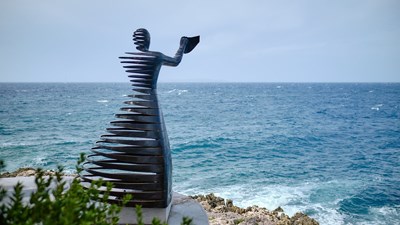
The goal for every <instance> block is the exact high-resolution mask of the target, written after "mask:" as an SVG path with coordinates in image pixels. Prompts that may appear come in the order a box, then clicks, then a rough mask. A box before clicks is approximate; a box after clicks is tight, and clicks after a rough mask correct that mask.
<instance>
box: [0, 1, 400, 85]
mask: <svg viewBox="0 0 400 225" xmlns="http://www.w3.org/2000/svg"><path fill="white" fill-rule="evenodd" d="M142 27H143V28H146V29H148V30H149V32H150V34H151V45H150V50H154V51H160V52H162V53H164V54H166V55H170V56H173V55H174V54H175V52H176V50H177V49H178V46H179V40H180V37H181V36H195V35H200V38H201V40H200V43H199V45H198V46H197V47H196V48H195V49H194V50H193V51H192V52H191V53H189V54H186V55H184V58H183V60H182V62H181V64H180V65H179V66H178V67H163V68H162V70H161V72H160V76H159V81H160V82H400V1H398V0H337V1H331V0H296V1H295V0H292V1H289V0H276V1H271V0H263V1H261V0H260V1H256V0H248V1H244V0H243V1H236V0H229V1H228V0H220V1H212V0H202V1H177V0H169V1H153V0H147V1H133V0H119V1H110V0H109V1H105V0H85V1H82V0H64V1H60V0H40V1H39V0H36V1H34V0H1V1H0V82H127V81H128V78H127V74H126V73H125V72H124V70H123V69H122V65H121V64H120V62H119V59H118V57H119V56H122V55H123V54H124V52H129V51H136V50H135V46H134V44H133V41H132V33H133V31H134V30H136V29H137V28H142Z"/></svg>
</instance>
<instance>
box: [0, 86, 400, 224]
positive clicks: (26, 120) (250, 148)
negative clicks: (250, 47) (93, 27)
mask: <svg viewBox="0 0 400 225" xmlns="http://www.w3.org/2000/svg"><path fill="white" fill-rule="evenodd" d="M127 94H130V85H129V84H128V83H127V84H124V83H119V84H110V83H96V84H87V83H76V84H74V83H72V84H71V83H70V84H63V83H54V84H52V83H48V84H41V83H37V84H35V83H28V84H24V83H20V84H7V83H2V84H0V103H1V104H0V158H2V159H4V160H5V161H6V164H7V168H6V170H8V171H11V170H15V169H16V168H18V167H23V166H32V167H44V168H55V167H56V166H57V165H58V164H62V165H64V166H66V168H67V170H68V171H70V172H72V171H73V168H74V165H75V162H76V159H77V157H78V155H79V153H80V152H85V153H88V152H89V149H90V148H91V147H92V146H93V144H94V142H95V141H96V140H98V139H99V136H100V135H101V134H104V133H105V128H106V127H108V126H109V125H108V123H109V122H110V121H112V120H114V116H113V115H114V113H117V112H118V110H119V108H120V107H122V106H123V104H122V102H123V101H125V100H127V97H125V95H127ZM159 94H160V99H161V105H162V107H163V112H164V116H165V121H166V125H167V129H168V133H169V137H170V143H171V148H172V152H173V165H174V177H173V181H174V184H173V185H174V190H175V191H178V192H182V193H185V194H199V193H209V192H214V193H216V194H218V195H220V196H222V197H225V198H231V199H233V200H234V202H235V203H236V204H238V205H240V206H249V205H254V204H257V205H259V206H264V207H267V208H269V209H271V210H272V209H274V208H276V207H278V206H282V208H284V209H285V211H286V212H288V214H290V215H292V214H294V213H295V212H296V211H303V212H305V213H307V214H309V215H310V216H312V217H314V218H316V219H317V220H318V221H319V222H320V223H321V224H335V225H336V224H400V84H357V83H352V84H340V83H338V84H323V83H321V84H297V83H293V84H291V83H282V84H280V83H258V84H257V83H254V84H234V83H214V84H213V83H210V84H194V83H160V84H159Z"/></svg>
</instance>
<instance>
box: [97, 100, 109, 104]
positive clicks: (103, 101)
mask: <svg viewBox="0 0 400 225" xmlns="http://www.w3.org/2000/svg"><path fill="white" fill-rule="evenodd" d="M97 102H99V103H106V102H108V100H105V99H102V100H97Z"/></svg>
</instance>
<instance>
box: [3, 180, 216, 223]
mask: <svg viewBox="0 0 400 225" xmlns="http://www.w3.org/2000/svg"><path fill="white" fill-rule="evenodd" d="M64 179H65V180H66V181H67V185H66V188H69V184H70V182H72V180H73V177H70V176H65V177H64ZM18 182H21V183H22V184H23V185H24V188H23V190H22V192H23V194H24V198H23V201H24V202H26V203H28V202H29V196H30V195H31V193H32V192H34V191H35V190H36V185H35V177H12V178H0V186H1V187H3V188H4V189H6V190H7V192H12V191H13V187H14V186H15V185H16V184H17V183H18ZM4 201H6V202H7V201H9V199H8V198H6V199H4ZM169 207H170V209H169ZM169 207H168V208H164V209H149V208H146V209H143V219H144V222H145V223H146V224H151V220H152V219H153V217H158V218H159V219H160V220H161V221H165V220H167V222H168V224H169V225H180V224H181V222H182V219H183V217H189V218H191V219H193V223H192V224H193V225H208V224H209V223H208V217H207V214H206V212H205V211H204V209H203V207H202V206H201V205H200V204H199V203H198V202H197V201H196V200H193V199H191V198H189V197H188V196H186V195H182V194H179V193H176V192H174V193H173V195H172V203H171V204H170V206H169ZM167 218H168V219H167ZM119 223H120V224H135V223H136V213H135V209H134V208H131V207H126V208H124V209H123V210H122V212H121V214H120V221H119Z"/></svg>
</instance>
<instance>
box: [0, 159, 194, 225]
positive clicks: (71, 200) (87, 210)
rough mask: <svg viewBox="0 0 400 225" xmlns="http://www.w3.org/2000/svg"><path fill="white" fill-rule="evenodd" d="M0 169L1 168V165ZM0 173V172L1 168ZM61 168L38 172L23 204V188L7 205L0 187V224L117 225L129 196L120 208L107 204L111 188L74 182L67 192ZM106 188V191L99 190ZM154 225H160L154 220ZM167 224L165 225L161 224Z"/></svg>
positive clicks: (19, 186)
mask: <svg viewBox="0 0 400 225" xmlns="http://www.w3.org/2000/svg"><path fill="white" fill-rule="evenodd" d="M83 160H84V156H83V154H82V155H81V158H80V159H79V160H78V164H77V167H76V168H77V171H78V173H79V172H81V171H82V168H81V164H82V162H83ZM1 165H4V164H0V167H1ZM0 169H1V168H0ZM62 171H63V168H61V167H59V168H58V170H57V171H56V172H55V175H50V176H48V177H44V175H43V170H41V169H38V170H37V174H36V176H35V184H36V187H37V189H36V191H34V192H33V193H32V194H31V196H30V199H29V203H28V204H26V203H23V201H22V199H23V192H22V189H23V185H22V184H21V183H18V184H17V185H15V186H14V192H13V193H12V194H11V196H10V201H9V203H8V204H6V203H5V202H4V200H5V197H6V195H7V193H6V190H5V189H4V188H2V187H0V202H1V203H0V204H1V205H0V224H2V225H3V224H4V225H36V224H41V225H75V224H76V225H94V224H95V225H110V224H111V225H116V224H117V223H118V219H119V218H118V214H119V212H120V211H121V209H122V206H123V205H124V204H126V203H127V202H128V201H129V200H130V198H131V195H126V196H125V197H124V198H123V204H122V205H115V204H108V203H107V198H108V197H109V194H110V191H111V188H112V184H111V183H104V182H103V181H101V180H100V181H94V182H92V183H91V185H90V187H88V188H84V187H83V186H82V185H81V184H80V181H79V179H78V178H74V179H73V180H72V182H71V184H70V186H69V188H68V189H67V188H66V187H67V182H66V181H65V180H64V179H63V177H62V175H63V174H62ZM103 185H106V187H107V188H106V191H105V192H100V191H99V188H100V187H102V186H103ZM136 213H137V218H138V224H139V225H143V222H142V211H141V207H140V206H137V207H136ZM152 224H153V225H161V221H160V220H159V219H157V218H154V219H153V223H152ZM163 224H166V223H163ZM181 224H183V225H189V224H191V219H188V218H184V220H183V221H182V223H181Z"/></svg>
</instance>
